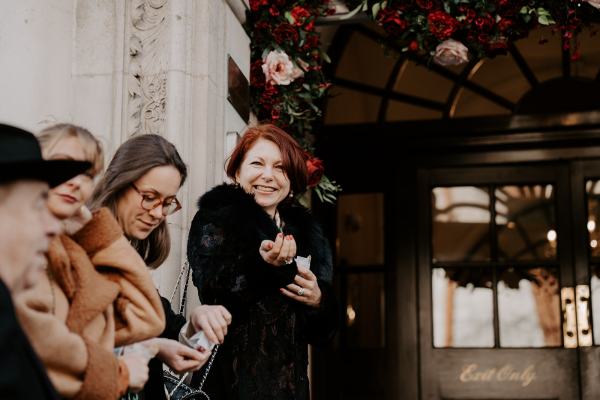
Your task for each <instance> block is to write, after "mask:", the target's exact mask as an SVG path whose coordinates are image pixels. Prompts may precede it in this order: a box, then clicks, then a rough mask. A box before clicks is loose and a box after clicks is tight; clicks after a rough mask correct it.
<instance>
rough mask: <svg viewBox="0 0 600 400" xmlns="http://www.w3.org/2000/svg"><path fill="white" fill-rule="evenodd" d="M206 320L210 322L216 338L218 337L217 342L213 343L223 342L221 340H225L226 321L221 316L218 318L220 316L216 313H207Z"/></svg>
mask: <svg viewBox="0 0 600 400" xmlns="http://www.w3.org/2000/svg"><path fill="white" fill-rule="evenodd" d="M208 320H209V322H210V326H211V327H212V329H213V332H214V333H215V335H217V338H218V339H219V341H218V342H213V343H223V341H224V340H225V335H226V334H227V323H226V322H225V320H224V319H223V318H220V316H217V315H216V314H210V315H208Z"/></svg>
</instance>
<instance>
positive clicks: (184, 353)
mask: <svg viewBox="0 0 600 400" xmlns="http://www.w3.org/2000/svg"><path fill="white" fill-rule="evenodd" d="M179 355H180V356H181V357H183V358H184V359H186V360H185V361H188V360H194V361H200V362H202V361H205V360H206V359H207V358H208V357H209V356H210V351H208V352H207V351H204V352H202V351H199V350H196V349H192V348H191V347H188V346H182V347H181V348H180V349H179Z"/></svg>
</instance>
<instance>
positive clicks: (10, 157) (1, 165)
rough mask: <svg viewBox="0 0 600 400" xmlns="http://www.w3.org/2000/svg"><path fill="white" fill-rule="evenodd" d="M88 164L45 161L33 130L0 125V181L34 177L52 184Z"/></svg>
mask: <svg viewBox="0 0 600 400" xmlns="http://www.w3.org/2000/svg"><path fill="white" fill-rule="evenodd" d="M90 167H91V164H90V163H89V162H87V161H74V160H44V159H43V158H42V151H41V149H40V144H39V142H38V141H37V139H36V137H35V136H34V135H33V134H32V133H30V132H27V131H24V130H23V129H19V128H16V127H14V126H10V125H4V124H0V183H5V182H11V181H15V180H20V179H33V180H37V181H42V182H48V184H49V185H50V187H54V186H57V185H60V184H61V183H63V182H66V181H68V180H69V179H71V178H72V177H74V176H77V175H79V174H81V173H82V172H84V171H85V170H87V169H88V168H90Z"/></svg>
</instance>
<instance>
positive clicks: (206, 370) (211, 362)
mask: <svg viewBox="0 0 600 400" xmlns="http://www.w3.org/2000/svg"><path fill="white" fill-rule="evenodd" d="M217 350H219V345H218V344H217V345H215V347H214V348H213V351H212V354H211V355H210V360H208V365H207V366H206V369H205V370H204V375H202V380H201V381H200V385H199V386H198V390H200V391H201V392H203V393H204V390H202V387H204V382H206V378H207V377H208V373H209V372H210V368H211V367H212V365H213V362H214V361H215V356H216V355H217ZM204 395H205V396H206V398H207V399H208V400H210V397H208V395H207V394H206V393H204Z"/></svg>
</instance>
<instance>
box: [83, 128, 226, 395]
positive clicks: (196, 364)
mask: <svg viewBox="0 0 600 400" xmlns="http://www.w3.org/2000/svg"><path fill="white" fill-rule="evenodd" d="M186 177H187V167H186V166H185V164H184V163H183V160H182V159H181V157H180V156H179V153H178V152H177V149H176V148H175V146H174V145H173V144H172V143H170V142H168V141H167V140H166V139H164V138H163V137H161V136H158V135H140V136H135V137H133V138H131V139H129V140H128V141H126V142H125V143H123V144H122V145H121V146H120V147H119V149H118V150H117V152H116V153H115V156H114V157H113V159H112V161H111V162H110V164H109V166H108V169H107V171H106V174H105V175H104V177H103V178H102V180H101V181H100V183H99V184H98V186H97V187H96V190H95V191H94V194H93V195H92V209H95V208H99V207H107V208H109V209H110V210H111V211H112V212H113V214H114V215H115V216H116V218H117V220H118V221H119V224H120V225H121V228H122V229H123V231H124V232H125V236H126V237H127V238H128V239H129V240H130V242H131V244H132V245H133V246H134V247H135V248H136V249H137V251H138V253H139V254H140V255H141V256H142V258H143V259H144V261H145V262H146V265H147V266H148V267H149V268H153V269H154V268H157V267H159V266H160V265H161V264H162V263H163V262H164V261H165V260H166V258H167V256H168V255H169V251H170V247H171V241H170V238H169V230H168V226H167V217H168V216H169V215H171V214H173V213H175V212H177V211H178V210H179V209H180V208H181V204H180V203H179V200H177V197H176V196H177V192H178V191H179V189H180V188H181V186H182V185H183V183H184V182H185V179H186ZM161 300H162V303H163V307H164V311H165V314H166V328H165V330H164V332H162V334H161V335H160V338H157V339H155V340H154V341H153V344H155V345H156V346H158V348H159V351H158V355H157V359H153V360H152V361H151V362H150V379H149V380H148V384H147V385H146V387H145V388H144V399H164V398H165V395H164V387H163V381H162V363H163V362H164V363H165V364H167V365H168V366H169V367H170V368H171V369H172V370H174V371H176V372H184V371H193V370H198V369H199V368H200V367H202V365H204V363H205V362H206V360H207V359H208V357H209V356H210V352H209V351H207V350H205V349H198V350H196V349H192V348H190V347H188V346H186V345H183V344H181V343H179V342H178V341H177V339H178V337H179V334H180V332H181V331H182V330H183V331H184V332H186V333H187V335H188V336H189V335H191V334H193V333H195V331H199V330H203V331H204V332H205V333H206V336H207V337H208V338H209V339H210V340H211V341H212V342H214V343H222V342H223V340H224V336H225V334H226V333H227V326H228V325H229V323H230V322H231V315H230V314H229V313H228V312H227V310H226V309H225V308H224V307H221V306H218V305H216V306H199V307H197V308H196V309H194V310H193V311H192V313H191V315H190V322H191V323H190V324H187V326H184V325H186V319H185V318H184V317H183V316H181V315H177V314H175V313H174V312H173V311H172V309H171V305H170V304H169V302H168V300H167V299H165V298H161Z"/></svg>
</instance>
